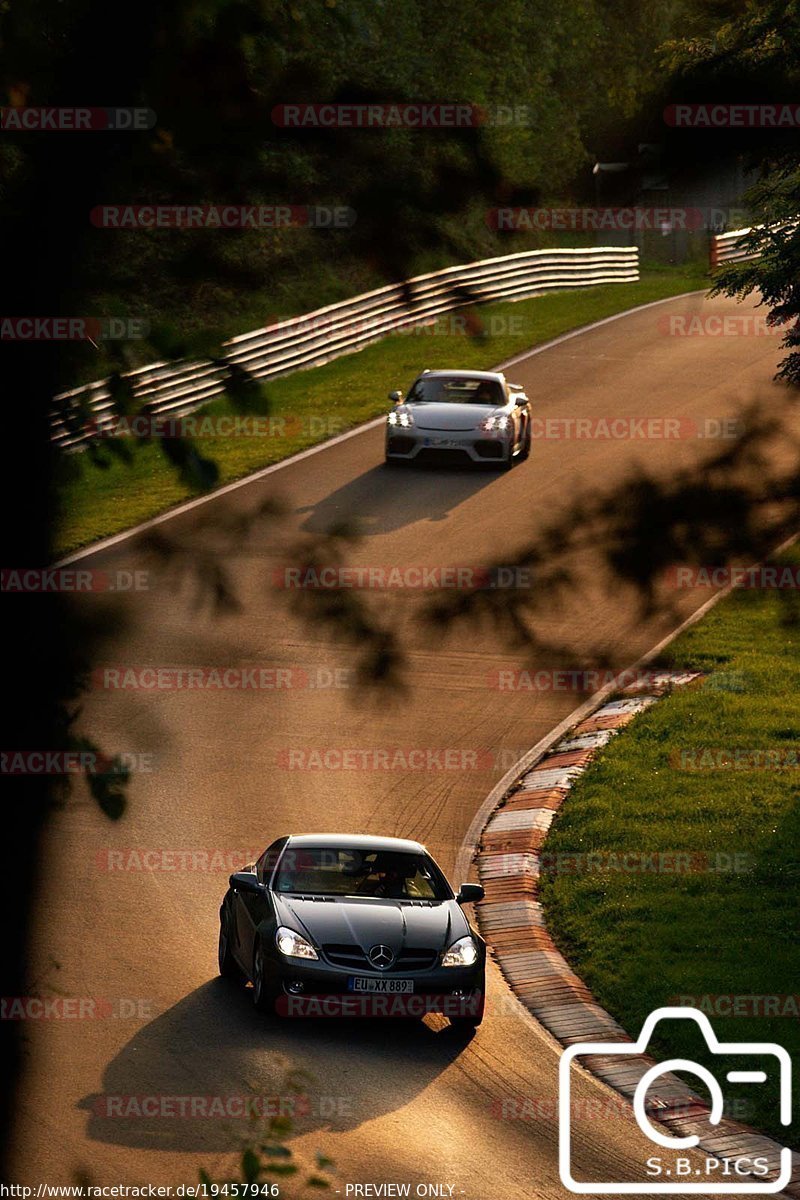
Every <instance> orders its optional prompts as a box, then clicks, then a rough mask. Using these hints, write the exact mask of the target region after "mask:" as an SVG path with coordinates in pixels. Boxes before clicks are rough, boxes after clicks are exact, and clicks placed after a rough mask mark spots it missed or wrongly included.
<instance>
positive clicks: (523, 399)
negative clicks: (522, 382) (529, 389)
mask: <svg viewBox="0 0 800 1200" xmlns="http://www.w3.org/2000/svg"><path fill="white" fill-rule="evenodd" d="M514 403H515V404H516V406H517V408H524V407H525V405H526V404H527V403H528V397H527V396H515V397H514Z"/></svg>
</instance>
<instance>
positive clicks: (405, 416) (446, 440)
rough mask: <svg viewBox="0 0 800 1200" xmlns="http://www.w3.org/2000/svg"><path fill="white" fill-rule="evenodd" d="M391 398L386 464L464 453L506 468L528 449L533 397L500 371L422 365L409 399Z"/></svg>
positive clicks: (454, 458) (455, 457)
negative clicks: (430, 368)
mask: <svg viewBox="0 0 800 1200" xmlns="http://www.w3.org/2000/svg"><path fill="white" fill-rule="evenodd" d="M389 399H390V400H391V401H392V403H393V404H394V408H393V409H392V411H391V412H390V413H389V416H388V418H387V421H386V462H387V464H394V463H401V462H425V461H426V460H428V461H438V462H441V461H443V460H447V459H449V460H451V461H454V462H456V461H458V460H459V459H460V460H462V461H465V462H466V461H471V462H475V463H494V464H495V465H496V466H498V467H499V468H500V469H501V470H505V471H507V470H509V469H510V468H511V467H513V465H514V463H515V462H521V461H522V460H523V459H525V458H527V457H528V454H529V453H530V448H531V406H530V401H529V400H528V397H527V396H526V395H525V393H524V391H523V390H522V388H521V387H520V386H519V385H518V384H515V383H509V382H508V381H507V380H506V377H505V376H504V375H502V374H501V373H500V372H499V371H423V372H422V374H421V375H420V376H419V378H418V379H417V380H416V381H415V382H414V383H413V384H412V386H411V390H410V391H409V393H408V395H407V396H406V397H405V399H404V398H403V393H402V392H391V393H390V395H389Z"/></svg>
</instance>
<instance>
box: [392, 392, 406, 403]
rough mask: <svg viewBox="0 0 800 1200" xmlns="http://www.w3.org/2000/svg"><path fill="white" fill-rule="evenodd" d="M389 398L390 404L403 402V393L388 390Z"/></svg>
mask: <svg viewBox="0 0 800 1200" xmlns="http://www.w3.org/2000/svg"><path fill="white" fill-rule="evenodd" d="M389 399H390V400H391V402H392V404H402V403H403V393H402V392H389Z"/></svg>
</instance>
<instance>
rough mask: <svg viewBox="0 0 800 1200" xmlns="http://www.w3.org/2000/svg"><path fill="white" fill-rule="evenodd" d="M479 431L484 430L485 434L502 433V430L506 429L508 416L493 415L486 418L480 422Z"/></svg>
mask: <svg viewBox="0 0 800 1200" xmlns="http://www.w3.org/2000/svg"><path fill="white" fill-rule="evenodd" d="M481 429H485V430H486V432H487V433H493V432H494V431H495V430H497V432H498V433H502V432H503V431H504V430H506V429H508V414H507V413H493V414H492V415H491V416H490V417H487V418H486V420H485V421H483V422H482V424H481Z"/></svg>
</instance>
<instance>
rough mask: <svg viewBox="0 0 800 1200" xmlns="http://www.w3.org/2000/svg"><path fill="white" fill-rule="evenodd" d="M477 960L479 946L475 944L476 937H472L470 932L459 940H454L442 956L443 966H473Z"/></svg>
mask: <svg viewBox="0 0 800 1200" xmlns="http://www.w3.org/2000/svg"><path fill="white" fill-rule="evenodd" d="M477 961H478V947H477V946H476V945H475V939H474V938H471V937H470V936H469V934H467V936H466V937H462V938H459V939H458V941H457V942H453V944H452V946H451V947H450V948H449V949H448V950H445V952H444V955H443V956H442V966H443V967H471V966H472V964H473V963H474V962H477Z"/></svg>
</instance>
